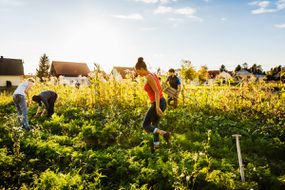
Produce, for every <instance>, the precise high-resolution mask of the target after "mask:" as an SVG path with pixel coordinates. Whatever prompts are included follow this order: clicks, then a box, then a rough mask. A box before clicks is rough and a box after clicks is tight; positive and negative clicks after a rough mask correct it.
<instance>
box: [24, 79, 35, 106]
mask: <svg viewBox="0 0 285 190" xmlns="http://www.w3.org/2000/svg"><path fill="white" fill-rule="evenodd" d="M32 85H33V83H32V82H28V86H27V88H26V90H25V94H26V96H27V100H28V105H30V104H31V100H30V96H29V91H30V89H31V87H32Z"/></svg>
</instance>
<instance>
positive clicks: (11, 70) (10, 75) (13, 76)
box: [0, 56, 24, 89]
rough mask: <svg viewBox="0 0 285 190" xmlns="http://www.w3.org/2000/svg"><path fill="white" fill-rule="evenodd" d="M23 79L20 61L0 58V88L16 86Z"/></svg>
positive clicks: (22, 67)
mask: <svg viewBox="0 0 285 190" xmlns="http://www.w3.org/2000/svg"><path fill="white" fill-rule="evenodd" d="M23 79H24V66H23V61H22V60H21V59H11V58H4V57H3V56H1V57H0V88H4V89H5V88H11V87H15V86H18V85H19V84H20V83H21V82H22V81H23Z"/></svg>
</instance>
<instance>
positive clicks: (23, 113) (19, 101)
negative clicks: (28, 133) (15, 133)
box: [13, 94, 30, 129]
mask: <svg viewBox="0 0 285 190" xmlns="http://www.w3.org/2000/svg"><path fill="white" fill-rule="evenodd" d="M13 101H14V104H15V106H16V109H17V112H18V121H19V123H20V124H21V125H22V126H23V127H24V128H25V129H28V128H29V127H30V126H29V121H28V109H27V103H26V98H25V96H23V95H20V94H15V95H14V96H13Z"/></svg>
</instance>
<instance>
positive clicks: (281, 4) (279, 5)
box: [276, 0, 285, 10]
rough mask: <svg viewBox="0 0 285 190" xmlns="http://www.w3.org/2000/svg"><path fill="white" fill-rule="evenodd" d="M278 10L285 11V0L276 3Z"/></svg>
mask: <svg viewBox="0 0 285 190" xmlns="http://www.w3.org/2000/svg"><path fill="white" fill-rule="evenodd" d="M276 6H277V9H278V10H282V9H285V0H279V1H277V3H276Z"/></svg>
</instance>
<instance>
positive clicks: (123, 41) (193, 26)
mask: <svg viewBox="0 0 285 190" xmlns="http://www.w3.org/2000/svg"><path fill="white" fill-rule="evenodd" d="M0 23H1V24H0V55H1V56H3V57H6V58H15V59H22V60H23V61H24V70H25V74H28V73H35V71H36V69H37V68H38V64H39V60H40V57H41V56H42V55H43V54H44V53H45V54H47V56H48V57H49V60H50V61H69V62H84V63H87V64H88V66H89V68H90V70H93V69H94V63H97V64H99V65H100V66H101V68H102V69H104V70H105V71H106V72H110V71H111V69H112V68H113V66H128V67H133V66H134V65H135V63H136V62H137V59H138V57H143V58H144V60H145V62H146V63H147V65H148V68H149V69H150V70H153V71H155V70H156V69H157V68H161V69H162V70H163V71H168V69H169V68H179V67H180V66H181V60H190V61H191V62H192V65H193V66H194V68H195V69H196V70H198V69H200V67H201V66H203V65H206V66H207V67H208V69H209V70H214V69H219V68H220V66H221V65H222V64H224V65H225V66H226V68H227V69H228V70H234V68H235V67H236V66H237V65H238V64H240V65H242V64H243V63H244V62H247V63H248V65H249V66H251V65H252V64H258V65H262V68H263V69H264V70H269V69H270V68H272V67H275V66H278V65H283V66H284V65H285V0H267V1H256V0H0Z"/></svg>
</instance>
